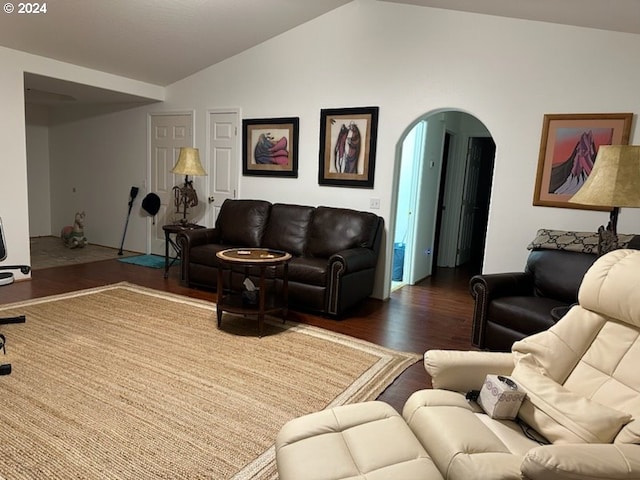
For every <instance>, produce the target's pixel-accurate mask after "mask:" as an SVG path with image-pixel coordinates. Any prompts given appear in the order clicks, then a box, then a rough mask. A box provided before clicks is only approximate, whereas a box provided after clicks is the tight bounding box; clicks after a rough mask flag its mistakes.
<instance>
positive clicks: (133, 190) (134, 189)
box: [118, 187, 139, 255]
mask: <svg viewBox="0 0 640 480" xmlns="http://www.w3.org/2000/svg"><path fill="white" fill-rule="evenodd" d="M138 190H139V188H138V187H131V191H130V192H129V211H128V212H127V221H126V222H125V224H124V233H123V234H122V242H121V243H120V250H118V255H123V252H122V247H124V237H125V236H126V235H127V227H128V226H129V217H130V216H131V207H133V201H134V200H135V198H136V197H137V196H138Z"/></svg>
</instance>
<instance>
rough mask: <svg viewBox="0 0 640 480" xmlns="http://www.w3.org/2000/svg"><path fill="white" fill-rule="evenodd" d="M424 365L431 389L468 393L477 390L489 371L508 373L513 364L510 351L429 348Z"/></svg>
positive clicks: (496, 373)
mask: <svg viewBox="0 0 640 480" xmlns="http://www.w3.org/2000/svg"><path fill="white" fill-rule="evenodd" d="M424 367H425V369H426V370H427V373H429V375H431V384H432V386H433V388H439V389H444V390H453V391H455V392H468V391H469V390H480V388H481V387H482V384H483V383H484V380H485V378H486V376H487V375H488V374H495V375H510V374H511V372H512V371H513V368H514V363H513V356H512V355H511V353H504V352H477V351H472V350H470V351H463V350H428V351H427V352H426V353H425V354H424Z"/></svg>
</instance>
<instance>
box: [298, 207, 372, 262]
mask: <svg viewBox="0 0 640 480" xmlns="http://www.w3.org/2000/svg"><path fill="white" fill-rule="evenodd" d="M378 225H379V217H378V216H377V215H374V214H373V213H368V212H358V211H356V210H349V209H344V208H331V207H318V208H316V210H315V211H314V212H313V217H312V219H311V225H310V228H309V237H308V242H307V251H306V253H307V254H308V255H310V256H312V257H330V256H331V255H333V254H334V253H337V252H339V251H341V250H346V249H348V248H356V247H365V248H374V246H375V241H376V235H377V230H378Z"/></svg>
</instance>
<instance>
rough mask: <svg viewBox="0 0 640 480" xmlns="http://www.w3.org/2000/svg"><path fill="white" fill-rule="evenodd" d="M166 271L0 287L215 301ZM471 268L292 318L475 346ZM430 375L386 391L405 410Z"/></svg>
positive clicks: (15, 296) (118, 268)
mask: <svg viewBox="0 0 640 480" xmlns="http://www.w3.org/2000/svg"><path fill="white" fill-rule="evenodd" d="M163 272H164V271H163V270H157V269H153V268H146V267H140V266H136V265H130V264H126V263H123V262H119V261H118V260H106V261H101V262H94V263H86V264H81V265H72V266H68V267H56V268H47V269H42V270H36V271H34V272H32V279H31V280H27V281H20V282H15V283H13V284H12V285H7V286H3V287H0V304H6V303H10V302H15V301H20V300H27V299H32V298H38V297H43V296H48V295H54V294H59V293H65V292H70V291H74V290H79V289H84V288H91V287H96V286H101V285H107V284H111V283H117V282H122V281H127V282H131V283H135V284H137V285H142V286H145V287H149V288H154V289H158V290H163V291H167V292H173V293H178V294H181V295H187V296H190V297H196V298H201V299H206V300H214V299H215V293H212V292H207V291H203V290H194V289H190V288H187V287H184V286H182V285H181V284H180V271H179V268H176V267H173V268H172V269H171V270H170V274H169V278H167V279H165V278H163ZM470 276H471V271H470V270H468V269H465V268H456V269H453V268H439V269H437V270H436V272H435V274H434V275H433V276H431V277H429V278H427V279H426V280H423V281H422V282H420V283H419V284H417V285H415V286H406V287H403V288H401V289H399V290H396V291H394V292H392V294H391V298H390V299H389V300H388V301H380V300H375V299H369V300H367V301H366V302H364V303H363V304H362V305H361V306H360V307H358V308H357V309H355V310H354V311H353V312H352V313H351V315H350V316H349V317H348V318H347V319H345V320H340V321H338V320H333V319H329V318H323V317H319V316H314V315H310V314H307V313H300V312H296V311H290V312H289V320H292V321H297V322H303V323H307V324H310V325H315V326H318V327H322V328H326V329H329V330H332V331H335V332H340V333H343V334H346V335H351V336H353V337H357V338H361V339H363V340H367V341H370V342H373V343H376V344H379V345H382V346H385V347H388V348H393V349H396V350H403V351H409V352H416V353H420V354H422V353H424V352H425V351H426V350H428V349H436V348H437V349H464V350H469V349H471V348H472V347H471V340H470V339H471V315H472V312H473V302H472V299H471V296H470V294H469V292H468V283H469V278H470ZM429 386H430V379H429V376H428V375H427V373H426V372H425V370H424V368H423V366H422V362H418V363H417V364H415V365H413V366H412V367H410V368H409V369H407V370H406V371H405V372H404V373H403V374H402V375H401V376H400V377H399V378H398V379H397V380H396V381H395V382H394V383H393V384H392V385H391V386H389V387H388V388H387V390H385V391H384V392H383V393H382V394H381V395H380V397H379V398H380V400H384V401H386V402H388V403H390V404H391V405H393V407H395V408H396V409H397V410H399V411H401V410H402V406H403V405H404V402H405V401H406V399H407V398H408V397H409V395H410V394H411V393H412V392H414V391H416V390H419V389H421V388H428V387H429Z"/></svg>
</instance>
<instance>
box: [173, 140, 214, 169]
mask: <svg viewBox="0 0 640 480" xmlns="http://www.w3.org/2000/svg"><path fill="white" fill-rule="evenodd" d="M171 173H177V174H179V175H206V174H207V172H205V171H204V168H203V167H202V163H200V152H199V151H198V149H197V148H191V147H182V148H180V155H179V156H178V162H177V163H176V165H175V167H173V168H172V169H171Z"/></svg>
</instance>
